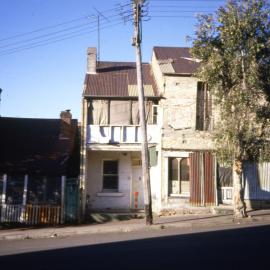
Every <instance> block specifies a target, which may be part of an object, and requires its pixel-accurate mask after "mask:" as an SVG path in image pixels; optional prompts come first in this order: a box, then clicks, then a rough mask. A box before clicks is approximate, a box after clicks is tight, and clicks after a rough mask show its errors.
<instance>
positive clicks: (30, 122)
mask: <svg viewBox="0 0 270 270" xmlns="http://www.w3.org/2000/svg"><path fill="white" fill-rule="evenodd" d="M0 130H1V132H0V149H1V151H0V173H8V174H30V175H43V176H48V175H52V176H61V175H66V176H72V177H75V176H78V174H79V145H78V128H77V120H72V122H71V125H69V124H67V123H66V122H64V121H63V120H60V119H29V118H9V117H0Z"/></svg>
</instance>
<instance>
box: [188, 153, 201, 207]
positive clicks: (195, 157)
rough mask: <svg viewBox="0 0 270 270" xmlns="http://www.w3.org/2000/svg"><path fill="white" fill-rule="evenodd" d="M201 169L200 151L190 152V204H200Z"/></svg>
mask: <svg viewBox="0 0 270 270" xmlns="http://www.w3.org/2000/svg"><path fill="white" fill-rule="evenodd" d="M200 174H201V170H200V153H199V152H194V153H191V154H190V204H191V205H194V206H200V205H201V204H202V196H201V177H200Z"/></svg>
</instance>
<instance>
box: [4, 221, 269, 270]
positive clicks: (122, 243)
mask: <svg viewBox="0 0 270 270" xmlns="http://www.w3.org/2000/svg"><path fill="white" fill-rule="evenodd" d="M138 238H141V239H138ZM105 242H108V243H105ZM269 243H270V226H269V225H268V226H259V227H249V228H241V229H231V230H221V231H212V232H200V233H191V234H189V233H185V234H177V230H167V231H166V230H159V231H155V232H153V231H152V232H145V233H143V234H142V233H140V234H139V233H138V232H137V233H134V232H133V233H126V234H123V233H122V234H111V235H105V234H104V235H97V236H96V237H94V236H80V237H78V236H77V237H67V238H64V239H36V240H34V239H32V240H20V241H1V243H0V250H2V251H4V250H6V252H7V253H8V250H10V251H11V250H12V251H13V252H10V253H16V252H21V253H20V254H12V255H3V254H4V253H5V252H2V253H1V252H0V253H1V254H2V256H1V257H0V269H7V270H9V269H16V270H19V269H29V270H30V269H35V270H37V269H44V270H45V269H59V270H60V269H65V270H67V269H72V270H79V269H125V270H129V269H136V270H141V269H164V270H166V269H227V270H231V269H256V270H257V269H270V263H269ZM8 245H10V246H8ZM5 247H6V248H5Z"/></svg>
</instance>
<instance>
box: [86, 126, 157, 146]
mask: <svg viewBox="0 0 270 270" xmlns="http://www.w3.org/2000/svg"><path fill="white" fill-rule="evenodd" d="M159 128H160V127H159V126H158V125H147V137H148V143H158V141H159V133H160V132H159ZM140 142H141V132H140V126H137V125H124V126H123V125H88V126H87V144H118V143H120V144H138V143H140Z"/></svg>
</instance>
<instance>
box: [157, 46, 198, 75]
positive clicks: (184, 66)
mask: <svg viewBox="0 0 270 270" xmlns="http://www.w3.org/2000/svg"><path fill="white" fill-rule="evenodd" d="M189 50H190V48H187V47H154V49H153V51H154V53H155V56H156V58H157V61H158V62H159V65H160V67H161V71H162V73H172V74H193V73H195V72H196V70H197V68H198V67H199V61H198V60H197V59H193V58H192V55H191V54H190V52H189Z"/></svg>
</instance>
